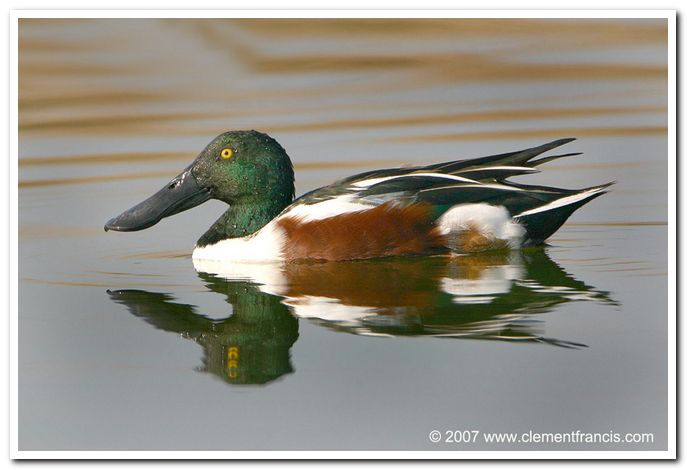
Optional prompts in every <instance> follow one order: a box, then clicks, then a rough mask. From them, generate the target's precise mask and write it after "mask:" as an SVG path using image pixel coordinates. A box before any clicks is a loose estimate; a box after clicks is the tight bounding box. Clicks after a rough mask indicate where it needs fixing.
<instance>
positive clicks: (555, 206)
mask: <svg viewBox="0 0 687 470" xmlns="http://www.w3.org/2000/svg"><path fill="white" fill-rule="evenodd" d="M614 183H615V181H613V182H610V183H606V184H602V185H600V186H593V187H590V188H585V189H582V190H580V191H578V192H576V193H574V194H572V195H569V196H564V197H561V198H558V199H556V200H554V201H552V202H550V203H548V204H545V205H543V206H540V207H536V208H534V209H530V210H527V211H524V212H521V213H520V214H517V215H515V216H513V219H515V220H517V221H518V222H519V223H520V224H521V225H522V226H523V227H525V230H526V231H527V238H528V240H527V241H526V243H525V244H526V245H529V246H531V245H538V244H540V243H543V242H544V240H546V239H547V238H549V237H550V236H551V235H553V233H554V232H556V230H558V229H559V228H560V227H561V225H563V224H564V223H565V221H566V220H568V218H569V217H570V216H571V215H572V213H573V212H575V211H576V210H577V209H579V208H580V207H582V206H583V205H585V204H587V203H588V202H589V201H591V200H592V199H596V198H597V197H599V196H601V195H602V194H606V193H607V192H608V190H607V188H608V187H609V186H611V185H612V184H614Z"/></svg>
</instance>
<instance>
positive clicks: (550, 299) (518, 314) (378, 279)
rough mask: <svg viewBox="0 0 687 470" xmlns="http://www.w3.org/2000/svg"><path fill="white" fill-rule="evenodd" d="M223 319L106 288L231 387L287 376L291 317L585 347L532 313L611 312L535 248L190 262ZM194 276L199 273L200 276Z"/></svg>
mask: <svg viewBox="0 0 687 470" xmlns="http://www.w3.org/2000/svg"><path fill="white" fill-rule="evenodd" d="M196 269H198V270H199V271H200V273H199V276H200V278H201V279H202V280H203V281H204V283H205V285H206V287H207V288H208V289H209V290H210V291H213V292H217V293H218V294H223V295H225V296H226V297H227V302H228V303H230V304H231V306H232V313H231V315H230V316H229V317H228V318H226V319H222V320H212V319H210V318H208V317H206V316H203V315H202V314H200V313H199V312H198V311H197V310H198V309H197V308H196V307H195V306H193V305H188V304H180V303H175V302H174V297H173V296H172V295H170V294H163V293H153V292H146V291H141V290H117V291H108V292H109V294H110V296H111V297H112V299H113V300H114V301H116V302H118V303H121V304H123V305H126V306H127V308H128V309H129V311H130V312H131V313H133V314H134V315H136V316H139V317H141V318H143V319H144V320H145V321H146V322H148V323H150V324H151V325H153V326H155V327H156V328H159V329H162V330H165V331H169V332H174V333H179V334H181V335H182V336H183V337H185V338H189V339H192V340H193V341H195V342H197V343H198V344H200V345H201V346H202V348H203V352H204V357H203V365H204V368H203V370H204V371H207V372H210V373H212V374H214V375H216V376H218V377H221V378H222V379H223V380H225V381H227V382H229V383H232V384H266V383H268V382H271V381H273V380H275V379H277V378H279V377H281V376H282V375H284V374H287V373H290V372H293V367H292V365H291V362H290V348H291V346H292V345H293V344H294V342H295V341H296V340H297V338H298V318H299V317H300V318H308V319H310V320H311V321H315V322H317V323H319V324H321V325H323V326H326V327H328V328H332V329H335V330H338V331H344V332H350V333H355V334H359V335H370V336H391V337H394V336H433V337H449V338H471V339H491V340H504V341H524V342H539V343H547V344H551V345H555V346H561V347H568V348H579V347H585V345H583V344H580V343H576V342H572V341H566V340H558V339H552V338H548V337H546V336H544V328H543V322H542V321H541V320H539V319H537V316H538V315H539V314H541V313H545V312H550V311H552V310H553V309H554V308H555V307H556V306H557V305H560V304H563V303H566V302H570V301H594V302H599V303H604V304H609V305H613V304H615V302H614V301H613V300H611V298H610V297H609V294H608V293H607V292H603V291H599V290H596V289H595V288H593V287H591V286H588V285H587V284H585V283H583V282H581V281H578V280H576V279H574V278H573V277H571V276H570V275H568V274H567V273H566V272H565V271H564V270H563V269H561V267H560V266H558V265H557V264H556V263H554V262H553V261H552V260H551V259H550V258H549V257H548V256H547V254H546V252H545V251H544V250H543V249H531V250H523V251H518V252H510V253H489V254H482V255H471V256H460V257H443V256H435V257H417V258H394V259H380V260H366V261H354V262H322V263H290V264H286V265H281V266H279V265H274V264H262V265H260V264H244V265H241V264H231V265H226V264H217V265H208V264H203V265H196ZM203 271H204V272H203Z"/></svg>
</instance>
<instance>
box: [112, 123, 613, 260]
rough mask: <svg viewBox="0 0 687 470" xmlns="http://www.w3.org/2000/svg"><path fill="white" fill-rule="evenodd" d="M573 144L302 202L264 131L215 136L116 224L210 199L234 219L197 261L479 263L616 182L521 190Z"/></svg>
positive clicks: (351, 184) (543, 232)
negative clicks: (466, 259)
mask: <svg viewBox="0 0 687 470" xmlns="http://www.w3.org/2000/svg"><path fill="white" fill-rule="evenodd" d="M572 140H574V139H560V140H556V141H553V142H550V143H547V144H544V145H540V146H539V147H534V148H530V149H527V150H521V151H517V152H511V153H505V154H501V155H493V156H489V157H483V158H476V159H471V160H458V161H452V162H447V163H437V164H433V165H428V166H422V167H407V168H392V169H384V170H374V171H368V172H365V173H360V174H358V175H354V176H350V177H348V178H344V179H342V180H339V181H337V182H335V183H333V184H331V185H329V186H325V187H322V188H319V189H316V190H314V191H311V192H309V193H307V194H305V195H303V196H301V197H299V198H298V199H296V200H295V201H294V200H293V198H294V174H293V167H292V164H291V160H290V159H289V156H288V155H287V154H286V151H285V150H284V148H282V146H281V145H279V143H277V141H276V140H274V139H273V138H271V137H270V136H268V135H266V134H263V133H261V132H257V131H232V132H225V133H224V134H221V135H219V136H218V137H216V138H215V139H214V140H213V141H212V142H210V144H209V145H208V146H207V147H205V149H204V150H203V151H202V152H201V153H200V155H199V156H198V157H197V158H196V159H195V160H194V161H193V163H191V165H190V166H189V167H187V168H186V169H185V170H184V171H183V172H182V173H181V174H180V175H179V176H177V177H176V178H174V179H172V181H170V182H169V183H168V184H167V185H165V187H164V188H162V189H161V190H160V191H158V192H157V193H156V194H154V195H153V196H151V197H150V198H148V199H147V200H145V201H143V202H141V203H140V204H138V205H136V206H134V207H132V208H131V209H129V210H127V211H125V212H124V213H122V214H121V215H119V216H117V217H115V218H113V219H111V220H110V221H108V222H107V224H106V225H105V230H106V231H107V230H118V231H123V232H126V231H135V230H142V229H145V228H148V227H151V226H153V225H155V224H156V223H158V222H159V221H160V220H161V219H162V218H164V217H169V216H171V215H174V214H178V213H179V212H182V211H185V210H187V209H190V208H192V207H195V206H197V205H199V204H202V203H203V202H205V201H207V200H209V199H219V200H220V201H223V202H226V203H227V204H229V206H230V207H229V209H227V211H226V212H225V213H224V214H223V215H222V216H221V217H220V218H219V219H218V220H217V221H216V222H215V223H214V224H213V225H212V226H211V227H210V228H209V229H208V230H207V232H205V234H204V235H203V236H202V237H200V239H199V240H198V242H197V244H196V247H195V250H194V251H193V259H194V262H195V261H196V260H210V261H290V260H298V259H319V260H351V259H365V258H377V257H385V256H397V255H425V254H438V253H457V254H461V253H472V252H479V251H486V250H492V249H503V248H511V249H517V248H519V247H522V246H530V245H537V244H541V243H543V242H544V240H546V239H547V238H548V237H549V236H551V235H552V234H553V233H554V232H555V231H556V230H558V228H559V227H560V226H561V225H562V224H563V223H564V222H565V221H566V220H567V218H568V217H569V216H570V215H571V214H572V213H573V212H574V211H575V210H576V209H578V208H579V207H581V206H582V205H584V204H586V203H587V202H589V201H591V200H592V199H594V198H596V197H598V196H600V195H601V194H604V193H605V192H606V188H607V187H608V186H609V185H610V184H612V183H607V184H603V185H599V186H592V187H589V188H584V189H580V190H570V189H559V188H551V187H544V186H531V185H527V186H526V185H522V184H519V183H514V182H512V181H508V178H509V177H512V176H516V175H525V174H529V173H536V172H538V170H537V169H536V167H537V166H538V165H540V164H542V163H545V162H549V161H551V160H554V159H556V158H561V157H565V156H570V155H578V154H576V153H568V154H564V155H554V156H548V157H542V158H538V159H536V160H534V158H535V157H537V156H539V155H541V154H542V153H544V152H546V151H548V150H551V149H554V148H556V147H559V146H561V145H563V144H566V143H568V142H570V141H572Z"/></svg>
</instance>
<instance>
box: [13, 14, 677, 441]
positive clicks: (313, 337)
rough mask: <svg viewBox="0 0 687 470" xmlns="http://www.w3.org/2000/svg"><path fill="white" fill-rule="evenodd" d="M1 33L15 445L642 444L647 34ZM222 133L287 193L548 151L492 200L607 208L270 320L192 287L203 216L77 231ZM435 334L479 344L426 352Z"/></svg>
mask: <svg viewBox="0 0 687 470" xmlns="http://www.w3.org/2000/svg"><path fill="white" fill-rule="evenodd" d="M19 24H20V26H19V137H20V142H19V156H18V158H19V260H20V265H19V269H20V292H19V294H20V298H19V306H20V312H19V313H20V315H19V319H20V325H19V328H20V401H19V403H20V448H23V449H26V450H30V449H217V450H224V449H263V448H273V449H274V448H280V449H331V448H336V449H368V448H372V449H377V448H378V449H432V450H475V449H479V448H480V447H479V446H473V447H469V448H466V447H463V448H460V449H457V448H455V447H452V446H450V445H447V444H432V443H431V442H429V440H428V439H427V433H428V432H429V431H430V430H432V429H440V430H443V429H468V428H470V429H481V430H483V431H509V430H528V429H535V430H539V431H541V432H545V431H565V430H568V428H570V430H574V429H583V430H589V431H595V430H600V431H602V432H604V431H607V430H609V429H610V428H613V429H614V430H618V431H621V430H623V431H624V430H627V431H633V432H653V433H655V435H656V442H655V443H654V444H652V445H645V446H644V447H642V448H641V449H639V448H633V449H636V450H650V449H660V448H663V447H664V446H665V438H666V423H667V421H666V419H667V418H666V405H665V394H666V377H667V369H666V362H665V361H666V349H665V341H666V334H667V323H666V318H665V311H666V304H665V294H666V282H667V280H666V272H667V264H666V258H667V227H666V224H667V222H666V221H667V202H668V199H667V197H668V196H667V176H668V175H667V171H668V169H667V168H668V167H667V158H668V155H667V151H668V147H667V23H666V21H664V20H611V19H598V20H591V19H584V20H583V19H565V20H563V19H517V20H516V19H422V20H419V19H405V20H401V19H374V20H372V19H310V20H300V19H241V20H229V19H194V20H190V19H189V20H186V19H183V20H182V19H127V20H123V19H98V20H88V19H21V20H20V22H19ZM231 129H258V130H261V131H263V132H267V133H269V134H270V135H272V136H273V137H275V138H276V139H277V140H278V141H279V142H280V143H281V144H282V145H283V146H284V147H285V148H286V150H287V151H288V153H289V155H290V156H291V158H292V160H293V162H294V165H295V169H296V185H297V194H302V193H304V192H306V191H308V190H310V189H314V188H316V187H319V186H322V185H325V184H328V183H329V182H332V181H334V180H335V179H337V178H340V177H343V176H346V175H349V174H353V173H356V172H361V171H365V170H367V169H372V168H382V167H389V166H397V165H404V164H429V163H436V162H440V161H447V160H455V159H460V158H469V157H478V156H483V155H488V154H495V153H502V152H507V151H512V150H518V149H523V148H527V147H530V146H534V145H538V144H541V143H543V142H545V141H548V140H554V139H557V138H562V137H577V138H578V140H577V141H576V142H574V143H572V144H569V145H567V146H566V148H565V151H570V152H584V155H581V156H576V157H571V158H569V159H562V160H559V161H556V162H552V163H550V164H547V165H546V166H545V167H543V168H542V169H543V171H542V173H540V174H537V175H531V176H527V177H525V178H526V180H525V178H519V179H518V180H519V181H528V182H532V183H539V184H546V185H552V186H563V187H570V188H576V187H584V186H589V185H592V184H600V183H604V182H607V181H613V180H615V181H617V185H616V186H615V187H614V189H613V191H612V192H611V193H610V194H608V195H606V196H603V197H602V198H599V199H597V200H595V201H593V202H592V203H590V205H588V206H585V207H584V208H583V209H581V210H579V211H578V212H577V213H576V214H575V215H574V216H573V217H572V218H571V219H570V221H569V222H568V223H567V224H566V225H565V226H564V227H563V228H562V229H561V230H560V231H559V232H558V233H557V234H555V235H554V236H553V237H552V239H551V240H550V245H551V246H550V247H548V248H547V249H546V250H545V251H544V250H542V252H541V253H539V252H537V253H534V254H526V256H524V257H516V258H512V257H511V258H508V257H506V258H498V259H496V258H490V257H488V258H487V259H477V260H473V261H471V262H469V263H468V264H467V265H466V264H465V263H463V264H455V263H454V264H446V265H444V264H442V263H441V262H438V261H436V260H434V261H431V260H430V261H427V262H424V261H422V262H419V264H412V263H411V264H410V265H408V264H404V263H405V262H400V264H399V263H396V262H393V261H392V262H389V261H387V262H385V263H382V264H374V263H373V264H372V265H365V266H362V267H360V266H357V267H356V266H352V267H351V266H346V267H334V268H332V267H331V266H329V267H326V266H325V267H319V268H316V269H314V270H310V271H309V270H308V269H306V268H303V269H305V270H304V271H302V270H296V271H294V270H293V269H291V270H286V271H284V272H282V275H283V276H284V279H286V281H285V282H286V284H287V285H288V288H289V294H288V295H289V296H290V300H286V301H282V300H283V298H282V297H274V298H273V297H272V296H271V295H269V293H266V292H264V291H265V290H266V289H267V288H266V287H263V288H262V290H261V289H260V288H259V287H256V285H255V283H251V282H248V281H250V279H251V278H250V277H248V278H245V279H243V280H242V279H241V278H240V277H239V278H238V280H237V278H231V279H229V280H228V281H227V280H218V279H211V278H204V277H202V276H198V275H197V274H196V273H195V271H194V270H193V266H192V264H191V260H190V252H191V250H192V248H193V243H194V241H195V240H196V239H197V238H198V237H199V236H200V235H201V234H202V233H203V232H204V230H205V229H206V228H207V227H208V226H209V225H210V223H211V222H212V221H214V219H215V218H216V217H217V216H218V215H219V214H220V213H221V212H222V210H223V207H222V204H220V203H218V202H210V203H207V204H205V205H204V206H201V207H199V208H196V209H194V210H192V211H189V212H186V213H183V214H180V215H178V216H175V217H173V218H170V219H166V220H164V221H162V222H161V223H159V224H158V225H157V226H155V227H153V228H151V229H149V230H147V231H144V232H139V233H135V234H120V233H107V234H105V233H104V232H103V231H102V226H103V224H104V222H105V221H106V220H107V219H109V218H110V217H112V216H114V215H116V214H118V213H120V212H121V211H122V210H124V209H126V208H128V207H131V206H132V205H134V204H135V203H137V202H139V201H140V200H142V199H143V198H145V197H147V196H148V195H150V194H152V193H153V192H154V191H155V190H157V189H158V188H159V187H161V186H162V185H163V184H165V183H166V182H167V181H168V180H169V179H170V178H171V177H173V176H175V175H176V174H178V173H179V171H180V170H181V169H182V168H184V167H185V166H186V165H187V164H188V163H189V162H190V161H191V160H192V159H193V158H194V157H195V156H196V155H197V153H198V152H199V151H200V150H201V149H202V148H203V147H204V146H205V145H206V143H207V142H209V141H210V140H211V139H212V138H213V137H214V136H215V135H217V134H219V133H221V132H223V131H226V130H231ZM437 263H439V264H437ZM411 280H412V282H411ZM475 282H477V284H475ZM499 282H500V283H503V282H505V284H504V285H506V286H507V287H506V288H505V289H506V290H505V291H503V290H499V289H501V284H498V283H499ZM490 283H491V284H490ZM494 283H497V284H498V286H497V287H495V288H494V287H493V286H494ZM390 285H393V286H403V287H402V288H398V289H397V290H398V292H397V290H394V289H392V288H390V287H389V286H390ZM485 285H489V286H491V287H492V288H493V289H492V294H493V295H489V296H487V295H486V294H484V293H482V294H479V295H481V297H479V299H481V301H482V304H481V306H480V307H477V306H476V305H477V302H473V301H474V300H475V299H474V298H473V297H470V296H469V295H468V296H467V297H465V295H466V294H465V292H466V290H465V289H473V288H476V287H475V286H478V287H480V288H484V286H485ZM333 286H337V288H338V289H335V288H333ZM508 286H510V287H508ZM107 289H110V290H111V291H113V290H117V289H118V290H122V289H124V290H127V291H129V290H132V289H134V290H136V291H137V292H134V293H130V292H124V293H121V294H116V293H115V294H113V293H110V294H109V295H108V293H107V292H106V290H107ZM461 289H462V290H461ZM494 289H495V290H494ZM375 292H385V293H386V294H387V295H386V296H375V294H374V293H375ZM457 292H458V293H457ZM494 292H496V294H494ZM561 292H564V294H561ZM473 293H474V292H473ZM554 293H555V294H554ZM118 295H119V296H118ZM470 295H472V294H470ZM479 295H478V296H479ZM164 296H168V297H164ZM265 296H267V297H269V299H271V300H269V301H268V300H265V299H267V297H265ZM494 296H495V297H494ZM492 297H493V298H492ZM323 298H328V299H329V298H333V299H336V300H337V302H338V304H341V305H344V306H346V307H356V308H357V307H360V306H374V307H375V308H378V309H382V310H378V311H377V313H378V314H379V315H377V316H376V317H374V318H377V320H375V321H372V320H370V318H369V317H366V318H364V319H361V318H357V317H356V319H351V317H350V314H351V311H350V309H349V310H347V311H346V312H345V313H346V315H349V316H346V318H345V321H344V320H342V318H339V317H336V315H335V314H336V313H337V312H339V310H337V309H336V308H335V306H334V305H333V304H331V303H327V302H329V301H327V302H323V301H322V300H321V299H323ZM392 298H393V299H396V301H397V302H396V303H395V302H393V301H392V300H391V299H392ZM275 299H276V300H275ZM313 299H315V300H313ZM317 299H320V300H319V301H318V300H317ZM466 299H467V301H466ZM265 302H267V304H265ZM308 302H310V303H308ZM318 302H319V303H318ZM461 302H462V303H461ZM227 303H228V304H229V305H228V304H227ZM338 304H337V305H338ZM468 304H469V305H470V307H469V309H468V310H465V308H468V307H461V308H463V310H460V311H457V310H456V308H457V307H456V305H459V306H460V305H463V306H465V305H468ZM179 305H182V307H179ZM256 305H263V307H264V305H269V308H267V307H264V308H267V310H266V311H263V310H260V312H257V313H256V311H255V309H256V308H257V307H256ZM282 308H283V309H284V310H283V311H282ZM313 309H314V310H313ZM318 309H319V310H318ZM399 309H406V310H403V312H404V313H403V314H402V315H400V314H398V312H399V311H400V310H399ZM408 309H415V310H413V311H412V314H411V313H408ZM127 311H128V312H129V313H131V314H132V315H130V314H129V313H127ZM312 311H316V312H320V313H318V316H316V317H310V316H307V315H305V314H303V315H301V314H300V313H299V315H296V312H301V313H302V312H310V313H312ZM213 312H214V313H213ZM322 312H325V313H327V314H329V316H327V315H325V314H324V313H322ZM394 312H395V313H394ZM310 313H308V315H309V314H310ZM397 314H398V315H400V316H398V315H397ZM270 315H273V316H274V317H271V316H270ZM394 315H397V316H398V318H397V317H394ZM460 315H463V316H464V318H463V319H459V318H458V316H460ZM228 317H231V318H228ZM296 317H300V319H296ZM322 317H326V318H322ZM515 317H517V318H515ZM141 318H143V320H144V321H142V320H141ZM246 318H248V320H245V319H246ZM254 318H262V319H263V320H260V321H259V322H253V321H252V320H251V319H254ZM389 318H395V319H396V320H398V321H397V322H396V323H394V322H391V321H390V320H389ZM380 319H381V320H380ZM418 319H419V320H418ZM411 320H412V321H411ZM347 322H348V323H347ZM532 322H534V323H536V325H535V326H534V327H533V326H532ZM256 324H257V325H259V326H255V325H256ZM150 325H152V327H151V326H150ZM190 325H194V326H190ZM323 326H324V327H323ZM294 327H295V328H296V330H294ZM170 333H174V334H170ZM345 333H356V334H355V335H351V334H345ZM447 333H450V334H451V335H453V336H460V337H463V338H472V339H496V340H497V341H462V340H461V341H458V340H455V341H453V340H451V341H443V340H438V339H431V338H427V337H426V336H432V335H437V334H447ZM236 335H239V336H240V338H243V339H236V338H237V336H236ZM241 335H243V336H241ZM244 336H245V337H248V338H253V339H250V340H247V339H245V338H244ZM377 336H384V337H385V338H379V337H377ZM279 338H281V339H279ZM391 338H395V339H391ZM518 338H520V339H527V341H524V342H522V341H514V340H516V339H518ZM189 339H191V340H192V341H188V340H189ZM530 340H532V341H530ZM251 341H252V342H251ZM270 341H271V343H270ZM235 342H236V343H235ZM518 342H519V343H521V344H513V343H518ZM239 343H240V344H242V345H244V346H242V347H244V348H247V349H245V350H246V351H248V352H247V353H246V354H249V352H250V351H253V349H251V348H254V345H255V344H267V343H269V344H271V346H269V347H267V346H265V347H266V348H267V349H264V350H255V351H253V356H252V357H253V358H255V357H258V358H262V359H261V360H262V362H260V360H257V359H251V362H244V363H242V364H244V365H242V366H241V367H242V369H240V370H239V371H240V373H245V376H242V377H243V379H242V380H243V383H244V384H245V383H246V382H251V381H252V383H253V384H254V385H252V386H251V385H248V386H246V385H243V386H241V385H240V383H239V382H241V381H240V380H238V379H236V380H234V379H232V378H231V377H230V374H231V373H233V372H230V369H228V368H227V367H229V366H228V364H229V363H228V362H227V361H228V359H227V358H228V354H229V351H230V349H228V348H232V347H238V346H236V344H239ZM542 343H544V344H542ZM198 345H200V346H201V350H202V351H203V352H202V353H200V352H199V351H200V350H199V349H198ZM248 345H253V346H248ZM557 345H558V346H560V345H564V346H570V345H572V346H575V345H582V346H575V347H557ZM232 351H233V350H232ZM201 357H202V360H201ZM242 357H243V356H242ZM246 357H247V356H246ZM265 358H267V359H265ZM268 359H272V361H271V362H269V364H268ZM201 362H202V364H203V365H202V366H199V364H200V363H201ZM202 371H205V372H209V373H200V372H202ZM258 372H261V373H263V375H260V373H258ZM268 378H269V380H268ZM265 381H266V384H263V386H259V385H258V383H261V382H265ZM502 448H507V446H503V447H502ZM513 448H516V449H521V450H522V447H517V446H516V447H513ZM602 448H604V447H603V446H601V447H593V448H588V450H601V449H602ZM609 448H611V447H609ZM485 449H494V450H495V449H496V447H494V446H492V447H488V448H487V447H485ZM551 449H561V447H560V446H559V447H555V446H554V447H551ZM538 450H544V448H543V447H542V448H541V449H538Z"/></svg>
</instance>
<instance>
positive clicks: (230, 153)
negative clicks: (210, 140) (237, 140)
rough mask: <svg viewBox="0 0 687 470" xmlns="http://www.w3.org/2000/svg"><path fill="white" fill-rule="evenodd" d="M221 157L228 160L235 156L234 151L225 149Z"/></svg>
mask: <svg viewBox="0 0 687 470" xmlns="http://www.w3.org/2000/svg"><path fill="white" fill-rule="evenodd" d="M219 155H220V156H221V157H222V158H223V159H225V160H226V159H228V158H231V157H232V156H233V155H234V151H233V150H232V149H230V148H228V147H227V148H225V149H222V151H221V152H220V154H219Z"/></svg>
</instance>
